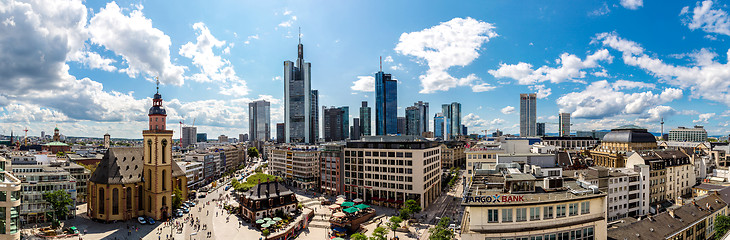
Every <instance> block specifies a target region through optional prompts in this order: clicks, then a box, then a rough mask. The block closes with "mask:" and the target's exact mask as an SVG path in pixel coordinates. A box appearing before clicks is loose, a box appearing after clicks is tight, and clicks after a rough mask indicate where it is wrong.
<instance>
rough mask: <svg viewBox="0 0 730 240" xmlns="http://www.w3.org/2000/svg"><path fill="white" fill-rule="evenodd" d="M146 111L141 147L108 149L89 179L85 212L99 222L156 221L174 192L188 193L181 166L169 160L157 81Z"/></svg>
mask: <svg viewBox="0 0 730 240" xmlns="http://www.w3.org/2000/svg"><path fill="white" fill-rule="evenodd" d="M157 89H158V90H157V93H155V95H154V98H153V99H152V107H151V108H150V111H149V129H148V130H144V131H142V136H143V144H142V145H143V146H142V147H123V148H121V147H120V148H109V150H108V151H107V152H106V154H104V158H103V159H102V160H101V162H99V165H98V166H97V167H96V170H95V171H94V173H93V174H92V175H91V177H90V178H89V183H88V189H89V190H88V191H89V193H88V195H87V202H88V204H87V206H88V211H87V213H88V215H89V217H90V218H92V219H97V220H101V221H115V220H128V219H134V218H136V217H139V216H147V217H152V218H153V219H156V220H162V219H166V218H168V217H170V216H171V214H172V213H173V211H174V209H172V198H173V191H174V190H175V189H180V191H181V192H182V199H183V200H186V199H187V197H188V194H187V193H188V189H187V178H186V176H185V171H184V170H183V169H182V168H180V166H179V165H178V164H177V162H175V161H173V160H172V145H173V141H172V130H167V129H166V126H165V121H166V117H167V113H166V111H165V108H164V107H163V106H162V95H160V93H159V86H158V88H157Z"/></svg>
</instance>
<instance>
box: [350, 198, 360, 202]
mask: <svg viewBox="0 0 730 240" xmlns="http://www.w3.org/2000/svg"><path fill="white" fill-rule="evenodd" d="M352 201H353V202H355V203H361V202H362V199H359V198H355V200H352Z"/></svg>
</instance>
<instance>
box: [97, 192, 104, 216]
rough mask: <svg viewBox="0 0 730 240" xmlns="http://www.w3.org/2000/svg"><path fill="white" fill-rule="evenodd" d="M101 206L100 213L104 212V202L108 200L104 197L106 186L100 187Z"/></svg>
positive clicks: (99, 207)
mask: <svg viewBox="0 0 730 240" xmlns="http://www.w3.org/2000/svg"><path fill="white" fill-rule="evenodd" d="M98 198H99V206H97V208H98V209H99V212H98V213H101V214H104V202H106V201H105V200H104V199H105V198H104V188H99V196H98Z"/></svg>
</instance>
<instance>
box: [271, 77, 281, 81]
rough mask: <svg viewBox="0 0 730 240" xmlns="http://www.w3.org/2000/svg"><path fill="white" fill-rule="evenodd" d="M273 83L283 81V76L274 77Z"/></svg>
mask: <svg viewBox="0 0 730 240" xmlns="http://www.w3.org/2000/svg"><path fill="white" fill-rule="evenodd" d="M271 81H281V76H276V77H272V78H271Z"/></svg>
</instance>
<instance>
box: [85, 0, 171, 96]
mask: <svg viewBox="0 0 730 240" xmlns="http://www.w3.org/2000/svg"><path fill="white" fill-rule="evenodd" d="M84 10H85V9H84ZM88 31H89V34H90V36H91V42H92V43H94V44H97V45H99V46H104V48H106V49H108V50H111V51H113V52H114V53H115V54H117V55H119V56H121V57H122V58H123V59H124V61H125V63H127V65H128V66H127V68H124V69H121V70H120V71H121V72H124V73H127V75H129V76H130V77H137V76H138V75H139V74H141V73H144V74H146V75H147V76H150V77H154V76H158V77H159V79H160V82H162V83H165V84H172V85H178V86H180V85H182V84H183V83H184V78H183V73H184V72H185V67H182V66H177V65H175V64H173V63H172V62H170V45H171V44H172V42H171V41H170V37H169V36H167V35H165V33H163V32H162V31H160V30H159V29H157V28H154V27H153V26H152V20H150V19H148V18H146V17H145V16H144V14H142V11H141V9H136V10H132V11H131V12H130V13H129V15H125V14H124V13H123V12H122V9H121V8H120V7H119V6H118V5H117V4H116V3H115V2H111V3H107V4H106V7H104V8H102V9H101V10H100V11H99V12H98V13H97V14H95V15H94V17H92V18H91V20H90V21H89V27H88Z"/></svg>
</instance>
